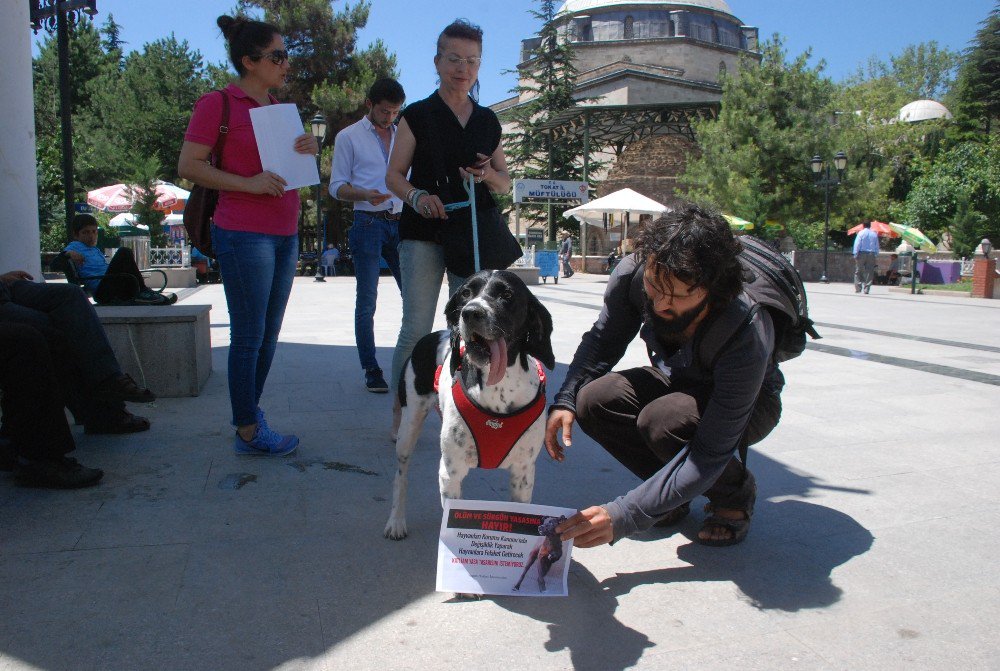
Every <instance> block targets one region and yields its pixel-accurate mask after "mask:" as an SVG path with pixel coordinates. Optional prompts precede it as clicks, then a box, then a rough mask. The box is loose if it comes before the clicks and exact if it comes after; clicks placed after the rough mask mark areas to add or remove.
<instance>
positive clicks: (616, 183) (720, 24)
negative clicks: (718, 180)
mask: <svg viewBox="0 0 1000 671" xmlns="http://www.w3.org/2000/svg"><path fill="white" fill-rule="evenodd" d="M555 20H556V23H557V26H558V28H559V32H560V35H561V36H562V39H564V40H568V41H570V42H572V44H573V48H574V64H575V66H576V69H577V80H576V85H575V93H574V95H575V97H576V98H577V99H578V100H581V101H585V102H581V103H580V105H579V106H578V107H576V108H574V110H572V111H570V112H568V113H566V114H563V115H560V119H561V123H562V127H560V128H559V129H558V130H559V131H560V132H577V133H579V132H582V131H583V126H584V124H585V123H586V124H587V131H588V135H589V137H591V138H592V143H593V148H594V149H598V148H600V149H601V150H602V151H603V152H604V155H602V156H598V159H599V160H602V161H605V162H606V164H607V165H608V166H609V168H607V169H606V171H605V173H604V174H595V175H594V176H593V177H594V179H593V180H592V181H597V182H599V183H600V186H599V188H598V191H597V193H596V195H597V196H603V195H606V194H608V193H610V192H612V191H616V190H618V189H620V188H623V187H625V186H628V187H630V188H632V189H634V190H636V191H638V192H640V193H642V194H643V195H645V196H648V197H650V198H652V199H654V200H656V201H659V202H661V203H664V204H667V205H669V204H670V203H671V202H672V201H673V200H675V196H674V186H675V184H676V178H677V175H678V174H680V173H681V172H682V171H683V168H684V164H685V157H686V155H687V154H688V153H689V152H691V151H696V146H695V145H694V143H693V136H692V135H691V132H690V126H689V125H688V122H689V121H690V119H691V118H692V117H694V116H698V117H704V116H706V115H712V116H714V115H715V113H716V112H717V110H718V103H719V100H720V99H721V97H722V87H721V86H720V84H719V79H720V77H721V76H722V75H723V74H725V73H732V72H735V71H736V70H737V68H738V67H739V65H740V62H741V59H742V58H743V57H749V58H751V59H755V60H757V61H759V59H760V54H759V50H758V31H757V28H755V27H752V26H746V25H744V24H743V22H742V21H741V20H740V19H739V18H737V17H736V16H735V15H734V14H733V13H732V11H731V10H730V9H729V5H728V4H727V3H726V2H725V0H685V1H673V2H671V1H666V2H665V1H664V0H566V2H564V3H563V5H562V7H561V8H560V9H559V11H558V13H557V14H556V19H555ZM538 44H539V38H537V37H535V38H530V39H525V40H523V41H522V47H521V54H522V58H521V61H522V62H521V63H520V64H519V65H518V69H519V70H520V71H521V72H522V73H525V72H526V71H527V70H528V69H529V68H530V61H529V60H528V57H529V54H530V52H531V50H532V49H534V48H536V47H537V46H538ZM521 83H522V84H523V83H525V79H524V75H522V81H521ZM525 102H526V98H525V97H523V96H522V97H517V96H515V97H512V98H509V99H507V100H503V101H501V102H499V103H496V104H494V105H493V106H492V108H493V110H494V111H496V112H497V113H498V114H499V115H500V117H501V119H502V118H503V112H504V111H506V110H510V109H512V108H515V107H516V106H518V105H520V104H524V103H525ZM583 119H586V121H585V122H584V121H583Z"/></svg>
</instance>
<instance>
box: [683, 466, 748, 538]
mask: <svg viewBox="0 0 1000 671" xmlns="http://www.w3.org/2000/svg"><path fill="white" fill-rule="evenodd" d="M747 484H748V485H749V486H747ZM744 486H745V487H746V490H747V493H746V495H745V496H746V498H745V499H744V503H742V504H735V505H722V504H719V503H712V502H709V503H706V504H705V512H706V513H708V514H709V516H708V517H706V518H705V521H704V522H703V523H702V525H701V529H700V530H699V531H698V536H695V540H696V541H698V542H699V543H701V544H702V545H708V546H710V547H726V546H729V545H736V544H738V543H742V542H743V539H744V538H746V537H747V533H749V532H750V520H751V519H753V507H754V503H756V501H757V483H756V481H755V480H754V478H753V475H751V474H750V472H749V471H747V480H746V483H745V485H744ZM725 503H727V504H728V503H729V502H728V501H726V502H725ZM719 508H725V509H727V510H739V511H741V512H742V513H743V519H741V520H733V519H729V518H728V517H721V516H719V515H715V514H714V513H715V511H716V510H717V509H719ZM712 527H715V528H718V527H722V528H723V529H727V530H728V531H729V533H730V536H729V538H702V537H701V532H702V531H706V530H711V528H712Z"/></svg>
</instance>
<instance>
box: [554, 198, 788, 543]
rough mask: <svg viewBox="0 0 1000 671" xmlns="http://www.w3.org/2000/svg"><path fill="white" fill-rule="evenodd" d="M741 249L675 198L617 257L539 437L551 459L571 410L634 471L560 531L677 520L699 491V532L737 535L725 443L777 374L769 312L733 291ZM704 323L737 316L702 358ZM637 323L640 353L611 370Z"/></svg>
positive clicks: (621, 533) (744, 527)
mask: <svg viewBox="0 0 1000 671" xmlns="http://www.w3.org/2000/svg"><path fill="white" fill-rule="evenodd" d="M740 249H741V247H740V243H739V242H737V241H736V239H735V238H734V237H733V235H732V232H731V231H730V230H729V226H728V224H727V223H726V221H725V220H724V219H723V218H722V217H721V216H719V215H717V214H715V213H712V212H709V211H707V210H704V209H702V208H700V207H697V206H694V205H686V206H682V207H680V208H679V209H677V210H675V211H673V212H671V213H669V214H667V215H665V216H663V217H661V218H660V219H658V220H656V221H653V222H651V223H649V224H647V225H646V227H645V228H644V229H643V231H642V232H641V233H640V234H639V236H638V240H637V244H636V251H635V252H634V253H633V254H630V255H629V256H627V257H625V258H624V259H622V261H621V263H619V265H618V267H617V268H616V269H615V272H614V274H613V275H612V277H611V279H610V281H609V282H608V287H607V290H606V291H605V293H604V307H603V309H602V310H601V314H600V316H599V317H598V319H597V321H596V322H595V324H594V326H593V327H592V328H591V329H590V331H589V332H587V333H586V334H585V335H584V336H583V340H582V342H581V343H580V346H579V347H578V348H577V351H576V354H575V355H574V357H573V362H572V364H570V368H569V371H568V373H567V374H566V381H565V382H564V383H563V386H562V388H561V389H560V390H559V393H558V394H557V395H556V397H555V402H554V403H553V405H552V410H551V411H550V415H549V418H548V423H547V425H546V435H545V447H546V449H547V450H548V452H549V454H550V455H551V456H552V458H553V459H556V460H557V461H562V460H563V459H564V448H563V446H566V447H569V446H570V444H571V442H572V426H573V423H574V421H575V422H578V423H579V424H580V428H582V429H583V431H584V432H585V433H586V434H587V435H589V436H591V437H592V438H593V439H594V440H596V441H597V442H598V443H599V444H600V445H601V446H602V447H603V448H604V449H605V450H607V451H608V452H609V453H610V454H611V455H612V456H614V457H615V458H616V459H617V460H618V461H619V462H621V464H622V465H623V466H625V467H626V468H627V469H629V470H630V471H631V472H632V473H633V474H635V475H636V476H637V477H638V478H639V479H640V480H642V483H641V484H639V485H638V486H637V487H636V488H635V489H633V490H631V491H629V492H627V493H625V494H623V495H622V496H620V497H618V498H617V499H615V500H614V501H611V502H609V503H605V504H604V505H601V506H591V507H589V508H585V509H583V510H581V511H580V512H578V513H577V514H576V515H574V516H572V517H571V518H569V519H568V520H566V521H565V522H563V523H561V524H560V525H559V527H558V529H557V531H558V532H560V533H561V537H562V539H563V540H569V539H573V541H574V543H575V544H576V545H577V546H578V547H584V548H587V547H594V546H598V545H603V544H604V543H614V542H615V541H617V540H620V539H621V538H624V537H626V536H628V535H630V534H632V533H635V532H637V531H639V530H642V529H646V528H648V527H650V526H653V525H657V526H669V525H672V524H676V523H677V522H679V521H680V520H681V519H683V518H684V517H685V516H686V515H687V514H688V512H689V510H690V504H691V501H692V500H693V499H694V498H696V497H698V496H700V495H702V494H704V495H705V496H706V497H707V498H708V501H709V503H708V505H707V506H706V507H705V509H706V511H707V512H708V513H709V515H708V517H707V518H706V519H705V522H704V524H703V526H702V527H701V530H700V531H699V533H698V537H697V540H698V542H700V543H702V544H705V545H715V546H720V545H734V544H736V543H739V542H740V541H742V540H743V539H744V538H745V537H746V535H747V532H748V530H749V527H750V518H751V516H752V515H753V508H754V502H755V500H756V497H757V487H756V483H755V481H754V477H753V474H751V473H750V471H748V470H747V469H746V468H745V465H744V463H742V462H741V461H740V459H739V458H738V456H737V455H738V454H740V453H744V454H745V449H746V446H747V445H752V444H754V443H756V442H758V441H760V440H761V439H763V438H764V437H765V436H766V435H767V434H768V433H770V432H771V430H772V429H773V428H774V427H775V425H777V423H778V418H779V417H780V415H781V399H780V396H779V394H780V392H781V388H782V387H783V385H784V379H783V377H782V375H781V372H780V371H779V370H778V368H777V365H776V364H775V363H774V362H773V360H772V351H773V349H774V326H773V324H772V321H771V317H770V316H769V314H768V311H767V310H765V309H760V310H752V309H751V308H752V307H753V299H751V298H750V297H749V296H748V295H747V294H745V293H743V268H742V266H741V264H740V262H739V259H738V254H739V252H740ZM741 320H742V323H741ZM716 324H718V326H717V328H722V327H723V325H724V324H740V326H739V327H736V328H730V331H731V335H727V336H726V340H725V342H723V343H722V344H720V345H718V351H717V352H715V353H713V356H712V359H711V360H710V361H708V362H706V361H705V360H704V358H703V355H704V351H703V349H704V348H703V347H700V345H701V343H702V341H703V339H704V340H705V341H706V342H708V341H709V340H713V339H716V338H715V337H716V336H718V335H719V334H718V332H711V329H712V327H713V325H716ZM637 333H638V334H639V337H641V338H642V340H643V341H644V342H645V344H646V348H647V352H648V354H649V359H650V365H649V366H644V367H642V368H631V369H628V370H622V371H616V372H611V369H612V368H613V367H614V366H615V364H617V363H618V362H619V361H620V360H621V358H622V356H624V354H625V350H626V348H627V347H628V345H629V343H630V342H631V341H632V340H633V339H634V338H635V336H636V334H637ZM709 334H711V337H710V338H705V336H706V335H709ZM558 438H561V440H562V445H560V443H559V441H558Z"/></svg>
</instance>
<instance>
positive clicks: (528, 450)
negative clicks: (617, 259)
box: [385, 270, 555, 540]
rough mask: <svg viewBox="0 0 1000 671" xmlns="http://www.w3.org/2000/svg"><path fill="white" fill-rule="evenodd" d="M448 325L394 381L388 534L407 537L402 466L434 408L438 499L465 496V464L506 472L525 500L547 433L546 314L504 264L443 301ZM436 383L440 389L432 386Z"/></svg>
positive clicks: (551, 360)
mask: <svg viewBox="0 0 1000 671" xmlns="http://www.w3.org/2000/svg"><path fill="white" fill-rule="evenodd" d="M445 316H446V318H447V322H448V330H447V331H439V332H437V333H431V334H429V335H426V336H424V337H423V338H421V339H420V341H419V342H418V343H417V345H416V347H414V349H413V354H412V355H411V356H410V359H409V361H408V362H407V364H406V366H405V368H404V370H403V374H402V380H401V384H400V385H399V392H398V394H399V402H400V405H401V407H402V413H401V417H400V420H399V422H398V423H397V424H396V425H395V426H393V436H394V438H395V440H396V458H397V461H398V463H399V469H398V470H397V471H396V480H395V482H394V484H393V490H392V512H391V513H390V515H389V521H388V522H387V523H386V525H385V536H386V538H392V539H394V540H399V539H401V538H405V537H406V486H407V483H406V474H407V471H408V469H409V465H410V455H411V454H412V453H413V447H414V445H415V444H416V442H417V438H419V436H420V430H421V428H422V427H423V424H424V419H425V418H426V417H427V413H428V412H430V410H431V409H432V408H434V407H437V408H439V410H440V412H441V466H440V470H439V473H438V480H439V485H440V489H441V501H442V505H443V502H444V500H445V499H459V498H461V497H462V480H464V479H465V476H466V475H467V474H468V473H469V470H470V469H472V468H476V467H480V468H505V469H507V470H508V471H510V497H511V500H513V501H520V502H524V503H529V502H530V501H531V493H532V490H533V489H534V486H535V459H536V458H537V457H538V453H539V451H541V448H542V444H543V442H544V439H545V412H544V410H545V375H544V373H543V371H542V369H541V366H540V365H539V364H538V362H541V363H542V364H545V366H546V367H547V368H548V369H549V370H552V368H554V367H555V356H554V355H553V354H552V342H551V337H552V316H551V315H550V314H549V311H548V310H546V309H545V308H544V307H543V306H542V304H541V303H540V302H539V301H538V299H537V298H535V296H534V295H533V294H532V293H531V292H530V291H529V290H528V287H526V286H525V285H524V282H522V281H521V279H520V278H519V277H518V276H517V275H515V274H514V273H511V272H507V271H505V270H484V271H482V272H479V273H476V274H475V275H473V276H472V277H470V278H469V279H468V280H466V282H465V284H463V285H462V287H461V288H460V289H459V290H458V291H457V292H456V293H455V295H454V296H452V297H451V299H449V301H448V304H447V306H446V307H445ZM438 390H440V392H439V391H438Z"/></svg>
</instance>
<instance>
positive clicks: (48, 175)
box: [32, 19, 109, 251]
mask: <svg viewBox="0 0 1000 671" xmlns="http://www.w3.org/2000/svg"><path fill="white" fill-rule="evenodd" d="M108 64H109V59H108V56H107V54H106V53H105V52H104V50H103V49H102V47H101V35H100V33H99V32H98V31H97V29H96V28H95V27H94V24H93V23H92V22H91V21H90V20H89V19H83V20H81V21H80V22H78V23H76V24H73V25H71V26H70V32H69V71H70V76H71V86H70V110H71V118H72V123H73V144H74V147H77V146H79V144H80V142H81V141H82V139H83V137H85V135H86V132H87V131H86V129H85V128H83V127H82V126H84V125H85V123H84V119H85V118H86V117H87V115H88V114H89V109H90V104H91V97H90V93H89V88H88V85H89V83H90V82H91V81H92V80H93V79H95V78H96V77H98V76H99V75H100V74H101V73H102V72H103V71H104V69H105V68H106V67H108ZM32 78H33V86H34V108H35V146H36V159H37V160H36V166H37V175H38V213H39V228H40V235H41V241H42V249H43V250H45V251H53V250H56V249H59V248H60V247H61V246H63V245H65V244H66V242H67V241H66V221H65V211H64V206H63V183H62V179H63V176H62V175H63V173H62V126H61V117H60V96H59V58H58V49H57V45H56V37H55V35H48V34H46V35H45V37H44V39H43V40H42V41H41V43H40V44H39V53H38V56H36V57H35V58H34V59H33V60H32ZM88 170H89V166H88V163H87V158H86V157H85V156H83V157H81V156H79V155H77V156H74V164H73V173H74V176H73V184H74V190H75V197H76V199H77V200H80V199H82V197H83V195H84V192H85V191H86V185H85V184H84V183H83V180H82V175H84V174H86V173H87V172H88Z"/></svg>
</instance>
